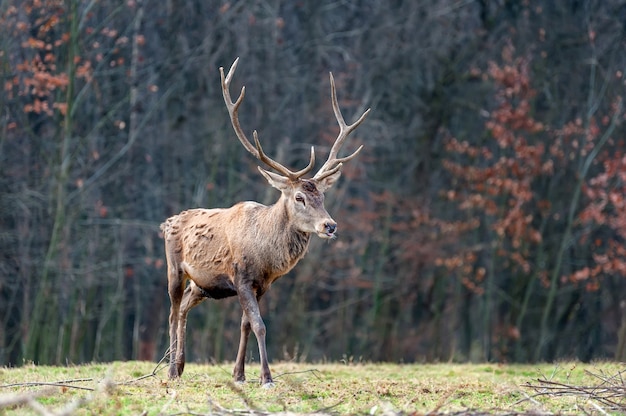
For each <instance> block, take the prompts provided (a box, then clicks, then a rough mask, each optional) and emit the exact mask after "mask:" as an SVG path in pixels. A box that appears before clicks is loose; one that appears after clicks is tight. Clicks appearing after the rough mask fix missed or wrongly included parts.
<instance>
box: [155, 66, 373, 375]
mask: <svg viewBox="0 0 626 416" xmlns="http://www.w3.org/2000/svg"><path fill="white" fill-rule="evenodd" d="M238 62H239V58H237V59H236V60H235V61H234V62H233V64H232V65H231V67H230V70H229V71H228V74H227V75H226V76H224V68H223V67H220V69H219V70H220V77H221V84H222V95H223V97H224V102H225V104H226V108H227V110H228V113H229V115H230V121H231V124H232V127H233V129H234V131H235V134H236V136H237V138H238V139H239V141H240V142H241V144H242V145H243V147H244V148H245V149H246V150H247V151H248V152H249V153H251V154H252V155H253V156H254V157H255V158H257V159H258V160H259V161H261V162H263V163H264V164H265V165H266V166H267V167H268V168H271V170H273V171H275V172H272V171H270V170H266V169H263V168H261V167H260V166H258V170H259V172H260V173H261V175H262V176H263V177H264V178H265V179H266V180H267V182H268V183H269V184H270V185H271V186H272V187H274V188H276V189H278V190H279V191H280V197H279V199H278V201H276V203H274V204H273V205H269V206H266V205H263V204H260V203H258V202H254V201H244V202H239V203H237V204H235V205H233V206H231V207H230V208H212V209H204V208H195V209H189V210H186V211H183V212H181V213H180V214H177V215H174V216H172V217H170V218H168V219H167V220H165V222H163V223H162V224H161V227H160V228H161V231H162V235H163V239H164V242H165V256H166V263H167V279H168V294H169V298H170V302H171V307H170V314H169V336H170V348H169V354H170V362H169V370H168V377H169V378H170V379H176V378H179V377H181V375H182V374H183V370H184V367H185V333H186V327H187V316H188V313H189V311H190V310H191V309H192V308H193V307H195V306H197V305H198V304H200V303H202V302H203V301H204V300H206V299H223V298H227V297H231V296H237V298H238V300H239V303H240V305H241V308H242V311H243V313H242V317H241V328H240V331H241V332H240V339H239V348H238V350H237V358H236V360H235V367H234V370H233V380H234V382H236V383H243V382H245V379H246V377H245V371H244V369H245V368H244V367H245V359H246V349H247V345H248V338H249V336H250V332H253V333H254V335H255V337H256V340H257V343H258V349H259V361H260V365H261V374H260V382H261V385H262V386H264V387H272V386H273V385H274V384H273V380H272V375H271V373H270V368H269V364H268V356H267V348H266V343H265V335H266V327H265V323H264V322H263V319H262V317H261V313H260V309H259V301H260V299H261V297H262V296H263V294H264V293H265V292H266V291H267V290H268V289H269V288H270V286H271V285H272V283H273V282H274V281H276V279H278V278H279V277H281V276H284V275H285V274H287V273H288V272H289V271H290V270H292V269H293V268H294V267H295V265H296V264H297V263H298V261H300V260H301V259H302V258H303V257H304V255H305V254H306V252H307V250H308V245H309V240H310V238H311V235H313V234H315V235H317V236H319V237H321V238H322V239H328V240H332V239H335V238H336V236H337V223H336V222H335V220H333V219H332V218H331V216H330V215H329V214H328V212H327V211H326V208H325V207H324V192H325V191H326V190H327V189H329V188H330V187H331V186H332V185H333V184H334V183H335V182H336V181H337V179H339V177H340V175H341V169H342V167H343V164H344V163H345V162H348V161H349V160H351V159H353V158H354V157H356V156H357V155H358V154H359V152H360V151H361V149H363V145H361V146H359V147H358V148H357V149H356V150H355V151H354V152H353V153H352V154H350V155H348V156H344V157H338V153H339V151H340V149H341V147H342V145H343V143H344V142H345V140H346V138H347V137H348V135H349V134H350V133H352V132H353V131H354V130H355V129H356V128H357V127H358V126H359V125H360V124H361V123H362V122H363V120H365V118H366V117H367V115H368V114H369V111H370V109H367V110H366V111H365V112H364V113H363V114H362V115H361V116H360V117H359V118H358V119H357V120H356V121H355V122H354V123H353V124H349V125H348V124H346V122H345V121H344V118H343V115H342V114H341V110H340V109H339V104H338V102H337V93H336V91H335V81H334V79H333V76H332V73H330V94H331V101H332V107H333V112H334V114H335V117H336V119H337V122H338V123H339V134H338V136H337V138H336V139H335V142H334V144H333V145H332V147H331V149H330V152H329V155H328V159H327V160H326V162H325V163H324V164H323V165H322V167H321V168H320V169H319V170H318V171H317V173H315V175H314V176H313V177H312V178H310V179H306V178H304V176H305V175H306V174H308V173H309V172H310V171H311V170H312V169H313V167H314V164H315V149H314V147H311V154H310V159H309V163H308V165H307V166H306V167H305V168H303V169H301V170H298V171H292V170H290V169H288V168H287V167H285V166H283V165H282V164H280V163H279V162H277V161H275V160H273V159H271V158H270V157H268V156H267V155H266V154H265V152H264V151H263V148H262V147H261V143H260V141H259V138H258V134H257V132H256V130H255V131H254V132H253V139H254V146H253V145H252V143H251V142H250V141H249V140H248V138H247V136H246V134H245V133H244V131H243V129H242V128H241V125H240V123H239V115H238V112H239V107H240V106H241V103H242V102H243V99H244V96H245V86H244V87H242V89H241V92H240V94H239V97H238V98H237V100H236V101H234V102H233V101H232V98H231V95H230V83H231V81H232V79H233V76H234V74H235V70H236V69H237V64H238Z"/></svg>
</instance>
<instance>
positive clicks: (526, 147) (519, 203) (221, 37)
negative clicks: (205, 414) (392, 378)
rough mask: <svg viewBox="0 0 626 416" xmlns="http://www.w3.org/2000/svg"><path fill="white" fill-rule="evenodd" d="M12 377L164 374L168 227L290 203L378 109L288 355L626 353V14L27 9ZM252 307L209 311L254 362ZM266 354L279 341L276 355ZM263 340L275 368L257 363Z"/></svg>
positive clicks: (283, 285) (591, 5)
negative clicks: (282, 178)
mask: <svg viewBox="0 0 626 416" xmlns="http://www.w3.org/2000/svg"><path fill="white" fill-rule="evenodd" d="M0 33H2V37H0V76H1V79H2V84H1V87H2V94H0V101H1V108H2V114H1V115H0V365H20V364H22V363H24V362H36V363H42V364H64V363H80V362H88V361H109V360H125V359H142V360H158V359H159V358H160V357H161V356H162V355H163V354H164V353H165V351H166V350H167V345H168V339H167V314H168V309H169V301H168V297H167V283H166V281H167V279H166V271H165V267H164V251H163V241H162V239H161V238H160V236H159V228H158V227H159V224H160V223H161V222H162V221H163V220H164V219H165V218H167V217H168V216H170V215H172V214H175V213H178V212H179V211H181V210H183V209H187V208H191V207H226V206H230V205H231V204H233V203H235V202H238V201H240V200H257V201H260V202H263V203H273V202H274V201H275V200H276V199H277V197H278V194H277V192H276V191H275V190H273V189H272V188H270V187H269V186H268V185H267V184H266V183H265V181H264V179H263V178H262V177H261V176H260V175H259V174H258V172H257V171H256V168H255V165H256V164H257V161H256V160H255V159H254V158H252V157H251V156H250V155H249V154H248V153H247V152H246V151H245V150H244V149H243V148H242V147H241V145H240V144H239V143H238V141H237V140H236V138H235V135H234V133H233V130H232V127H231V126H230V122H229V119H228V114H227V111H226V109H225V106H224V103H223V99H222V96H221V90H220V81H219V71H218V68H219V67H220V66H224V67H226V68H228V67H229V66H230V64H231V63H232V62H233V61H234V59H235V58H236V57H241V60H240V64H239V69H238V71H237V76H236V78H235V80H234V85H233V93H235V92H236V91H237V90H239V88H241V86H242V85H244V84H245V85H246V88H247V89H246V100H245V102H244V104H243V107H242V109H241V111H240V119H241V122H242V125H243V128H244V130H245V131H247V132H251V131H252V130H253V129H258V130H259V135H260V137H261V141H262V143H263V146H264V149H265V150H266V152H267V153H268V154H269V155H271V156H272V157H273V158H275V159H276V160H278V161H280V162H281V163H283V164H285V165H286V166H290V167H292V168H300V167H302V166H304V164H306V162H307V160H308V155H309V152H308V149H309V148H310V146H311V145H314V146H316V149H317V153H318V155H319V158H321V159H323V158H325V155H326V153H327V151H328V147H329V145H330V144H332V142H333V140H334V138H335V136H336V134H337V125H336V121H335V119H334V116H333V113H332V108H331V105H330V94H329V80H328V72H329V71H332V72H333V74H334V76H335V80H336V82H337V89H338V95H339V100H340V106H341V107H342V109H343V113H344V116H345V118H346V120H347V121H348V122H351V121H353V120H354V118H353V117H354V115H357V114H360V113H362V112H363V110H365V109H366V108H368V107H371V108H372V112H371V114H370V116H369V117H368V119H367V120H366V121H365V123H364V124H363V125H362V126H361V127H360V128H359V129H358V130H357V132H356V134H355V135H354V137H352V138H351V139H350V140H349V142H348V143H347V144H346V146H345V149H344V152H351V151H352V149H354V148H356V146H358V145H359V144H363V145H364V150H363V152H362V153H361V154H360V155H359V157H358V158H357V159H355V160H353V161H351V162H350V163H349V164H348V165H347V166H346V167H345V169H344V175H343V177H342V179H341V181H340V182H339V183H338V184H337V185H336V186H335V188H333V189H332V190H331V191H329V192H328V194H327V198H326V201H327V202H326V205H327V208H328V211H329V212H330V213H331V215H332V216H333V218H334V219H335V220H337V222H338V223H339V230H340V237H339V239H337V240H336V241H333V242H330V243H328V242H323V241H321V240H318V239H316V240H315V241H313V243H312V244H311V247H310V250H309V254H308V255H307V257H305V259H304V260H303V261H301V262H300V264H299V265H298V266H297V267H296V269H295V270H293V271H292V272H291V273H290V274H289V275H288V276H286V277H283V278H282V279H281V280H279V281H278V282H276V284H274V286H273V288H272V290H270V291H269V292H268V293H267V294H266V295H265V297H264V299H263V301H262V305H261V307H262V312H263V315H264V318H265V321H266V323H267V325H268V346H269V353H270V357H271V358H273V359H296V360H341V359H347V360H349V359H354V360H358V359H363V360H385V361H397V362H411V361H437V360H444V361H447V360H456V361H468V360H472V361H483V360H489V361H519V362H529V361H543V360H554V359H559V358H577V359H580V360H591V359H595V358H615V359H619V360H624V359H626V347H625V338H626V298H625V296H624V294H625V293H626V247H625V245H624V243H625V242H626V209H625V208H626V207H625V203H626V202H625V201H624V195H625V190H626V189H625V188H626V154H625V153H624V151H625V149H626V143H625V140H624V139H625V129H624V123H623V121H624V118H625V116H626V115H625V112H624V104H623V97H624V94H625V78H624V77H625V75H624V73H625V72H626V53H624V50H626V49H625V46H626V45H625V34H626V3H625V2H624V1H621V0H619V1H618V0H566V1H558V2H555V1H548V0H533V1H529V0H517V1H516V0H427V1H426V0H424V1H400V0H396V1H379V0H355V1H339V0H319V1H317V0H316V1H308V0H299V1H281V0H263V1H262V0H255V1H231V2H228V1H224V0H219V1H217V0H168V1H156V0H123V1H121V0H117V1H115V0H100V1H96V0H19V1H18V0H3V1H1V2H0ZM240 314H241V311H240V308H239V305H238V304H237V300H236V298H232V299H229V300H224V301H220V302H206V303H204V304H203V305H201V306H200V307H198V308H196V309H194V310H193V311H192V313H191V314H190V321H189V327H188V328H189V329H188V331H189V338H188V351H189V352H188V360H196V361H208V360H217V361H219V360H232V359H234V355H235V351H236V344H237V342H238V339H239V335H238V333H239V319H240V316H241V315H240ZM252 345H254V343H252ZM252 351H253V352H254V353H255V354H256V352H255V351H254V349H252Z"/></svg>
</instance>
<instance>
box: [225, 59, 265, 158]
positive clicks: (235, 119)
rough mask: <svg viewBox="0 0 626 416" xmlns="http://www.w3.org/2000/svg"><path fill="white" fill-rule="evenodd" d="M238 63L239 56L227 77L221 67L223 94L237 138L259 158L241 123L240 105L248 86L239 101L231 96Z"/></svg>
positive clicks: (242, 91)
mask: <svg viewBox="0 0 626 416" xmlns="http://www.w3.org/2000/svg"><path fill="white" fill-rule="evenodd" d="M238 63H239V58H237V59H235V62H233V64H232V65H231V66H230V69H229V70H228V74H227V75H226V77H224V67H222V66H221V67H220V77H221V79H222V95H223V96H224V103H225V104H226V108H227V109H228V114H229V115H230V122H231V124H232V125H233V129H234V130H235V134H236V135H237V138H238V139H239V141H240V142H241V144H242V145H243V147H245V149H246V150H247V151H248V152H250V153H252V154H253V155H254V157H256V158H258V157H259V153H258V152H257V150H256V149H255V148H254V146H252V143H250V140H248V138H247V137H246V134H245V133H244V132H243V129H242V128H241V124H239V106H240V105H241V103H242V102H243V97H245V95H246V87H245V86H243V87H241V93H240V94H239V97H238V98H237V101H235V102H233V100H232V98H230V82H231V81H232V79H233V75H235V70H236V69H237V64H238Z"/></svg>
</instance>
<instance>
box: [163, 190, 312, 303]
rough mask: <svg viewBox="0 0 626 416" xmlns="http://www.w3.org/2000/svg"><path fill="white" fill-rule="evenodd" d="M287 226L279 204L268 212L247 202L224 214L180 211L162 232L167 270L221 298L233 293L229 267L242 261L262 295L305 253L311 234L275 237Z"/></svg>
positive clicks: (289, 231)
mask: <svg viewBox="0 0 626 416" xmlns="http://www.w3.org/2000/svg"><path fill="white" fill-rule="evenodd" d="M251 225H253V226H251ZM289 225H290V224H289V217H288V214H287V213H286V212H285V209H284V206H283V205H282V204H279V203H277V204H275V205H271V206H269V207H268V206H265V205H262V204H259V203H257V202H252V201H247V202H240V203H238V204H236V205H234V206H232V207H230V208H228V209H220V208H216V209H191V210H187V211H183V212H181V213H180V214H178V215H174V216H173V217H170V218H169V219H168V220H167V221H166V222H165V223H163V225H162V226H161V229H162V231H163V236H164V239H165V241H166V245H167V252H166V256H167V259H168V265H170V266H171V267H173V268H174V270H178V272H179V273H181V274H182V276H183V278H184V279H185V278H186V279H189V278H191V279H192V280H193V281H194V283H195V284H196V285H197V286H198V287H200V288H201V289H203V290H204V291H205V292H206V294H207V295H208V296H207V297H210V298H214V299H221V298H225V297H229V296H235V295H236V294H237V292H236V289H235V286H234V285H235V282H234V266H233V265H234V264H237V263H239V262H242V261H244V260H243V259H245V262H246V266H247V267H248V268H253V269H255V270H258V271H259V272H258V273H257V274H259V276H258V277H259V279H258V280H259V281H258V282H256V284H255V286H257V287H255V289H257V290H261V291H262V292H265V290H266V289H267V288H268V287H269V286H270V285H271V284H272V282H273V281H274V280H276V279H277V278H279V277H280V276H283V275H285V274H287V273H288V272H289V271H290V270H291V269H293V267H294V266H295V265H296V264H297V263H298V261H299V260H300V259H301V258H302V257H304V254H305V253H306V250H307V247H308V245H309V240H310V234H309V233H303V232H300V231H298V230H295V229H292V230H288V232H284V233H280V234H277V233H276V232H275V231H276V228H284V227H289ZM232 230H246V231H247V232H246V233H233V232H232ZM285 247H287V250H285ZM261 272H262V274H261Z"/></svg>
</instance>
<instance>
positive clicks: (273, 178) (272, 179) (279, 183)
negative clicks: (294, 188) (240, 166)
mask: <svg viewBox="0 0 626 416" xmlns="http://www.w3.org/2000/svg"><path fill="white" fill-rule="evenodd" d="M257 167H258V168H259V172H261V175H263V176H264V177H265V179H267V181H268V182H269V184H270V185H272V186H273V187H274V188H276V189H278V190H279V191H281V192H282V191H284V190H285V189H287V188H288V187H289V178H286V177H284V176H282V175H278V174H276V173H273V172H269V171H267V170H265V169H263V168H261V167H260V166H257Z"/></svg>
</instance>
